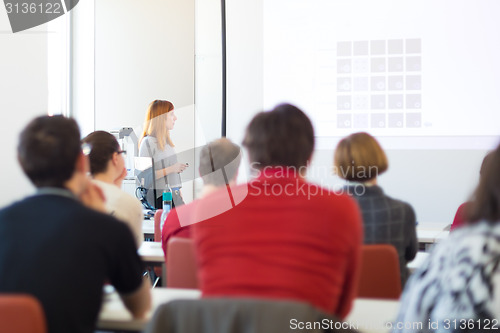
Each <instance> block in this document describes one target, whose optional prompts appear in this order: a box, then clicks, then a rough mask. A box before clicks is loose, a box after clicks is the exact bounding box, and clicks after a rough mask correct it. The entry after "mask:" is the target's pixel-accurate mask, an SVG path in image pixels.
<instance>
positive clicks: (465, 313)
mask: <svg viewBox="0 0 500 333" xmlns="http://www.w3.org/2000/svg"><path fill="white" fill-rule="evenodd" d="M466 214H467V215H466V221H468V226H466V227H462V228H459V229H457V230H455V231H454V232H452V233H450V236H449V237H448V238H447V239H444V240H442V241H441V242H439V243H438V244H437V245H435V246H434V248H433V250H432V252H431V253H430V255H429V257H428V258H427V260H426V261H425V262H424V263H423V265H422V266H421V267H420V268H419V269H418V270H417V271H416V272H414V273H413V274H412V276H411V277H410V279H409V280H408V283H407V284H406V287H405V290H404V291H403V295H402V297H401V302H400V303H401V308H400V310H399V316H398V318H397V322H403V323H404V322H406V323H422V324H423V327H424V330H423V331H425V332H434V331H439V332H457V331H462V330H463V331H468V332H483V331H488V330H490V329H491V328H492V327H498V318H500V307H499V306H498V304H499V303H500V298H499V293H498V290H499V288H500V270H499V262H500V146H498V147H497V148H496V149H495V151H494V152H493V153H492V155H491V157H490V161H489V162H488V163H487V165H486V167H485V169H484V170H483V173H482V176H481V177H480V180H479V185H478V187H477V189H476V190H475V193H474V195H473V198H472V201H471V203H470V208H468V209H467V211H466ZM469 221H470V222H469ZM431 323H432V326H431V325H430V324H431ZM401 326H402V327H405V326H404V325H401ZM394 327H396V325H394ZM438 328H439V329H438ZM396 331H398V330H394V332H396ZM399 331H403V330H399ZM406 331H407V330H405V332H406Z"/></svg>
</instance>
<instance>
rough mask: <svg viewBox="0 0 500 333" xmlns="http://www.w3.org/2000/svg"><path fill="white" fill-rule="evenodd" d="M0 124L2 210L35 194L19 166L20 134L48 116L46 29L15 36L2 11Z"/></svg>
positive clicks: (0, 11)
mask: <svg viewBox="0 0 500 333" xmlns="http://www.w3.org/2000/svg"><path fill="white" fill-rule="evenodd" d="M0 45H1V49H2V51H1V52H0V73H1V74H0V124H2V125H1V129H2V131H1V134H0V135H1V138H2V144H1V145H0V156H2V172H0V183H1V184H2V188H3V190H2V191H1V192H0V207H3V206H5V205H7V204H9V203H11V202H12V201H14V200H18V199H20V198H22V197H24V196H26V195H27V194H30V193H32V192H33V190H34V187H33V186H32V185H31V183H30V182H29V180H28V179H27V178H26V177H25V176H24V174H23V173H22V171H21V168H20V167H19V165H18V163H17V158H16V147H17V143H18V136H19V132H20V131H21V130H22V128H23V127H24V126H26V124H27V123H28V122H29V121H30V120H31V119H32V118H33V117H35V116H38V115H43V114H47V104H48V85H47V80H48V78H47V32H46V25H42V26H39V27H36V28H33V29H30V30H28V31H26V32H19V33H16V34H13V33H12V31H11V28H10V24H9V20H8V17H7V13H6V12H5V11H4V10H0Z"/></svg>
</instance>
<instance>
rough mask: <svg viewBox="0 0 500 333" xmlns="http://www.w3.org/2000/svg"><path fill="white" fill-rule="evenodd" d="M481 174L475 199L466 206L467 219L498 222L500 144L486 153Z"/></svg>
mask: <svg viewBox="0 0 500 333" xmlns="http://www.w3.org/2000/svg"><path fill="white" fill-rule="evenodd" d="M480 174H481V177H479V185H478V187H477V188H476V191H475V192H474V196H473V200H472V202H471V203H470V205H468V206H467V208H466V212H465V215H466V220H467V221H469V222H470V223H474V222H479V221H482V220H486V221H488V222H490V223H496V222H498V221H500V145H499V146H498V147H497V148H496V149H495V150H494V151H493V152H491V153H489V154H488V155H486V157H485V158H484V160H483V164H482V165H481V173H480Z"/></svg>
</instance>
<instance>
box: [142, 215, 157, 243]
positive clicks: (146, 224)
mask: <svg viewBox="0 0 500 333" xmlns="http://www.w3.org/2000/svg"><path fill="white" fill-rule="evenodd" d="M142 233H143V234H144V238H148V239H154V235H155V220H154V219H144V220H142Z"/></svg>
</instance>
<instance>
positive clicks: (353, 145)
mask: <svg viewBox="0 0 500 333" xmlns="http://www.w3.org/2000/svg"><path fill="white" fill-rule="evenodd" d="M388 167H389V162H388V161H387V156H386V155H385V153H384V150H383V149H382V147H381V146H380V144H379V143H378V141H377V140H376V139H375V138H374V137H373V136H371V135H370V134H368V133H364V132H360V133H354V134H351V135H349V136H348V137H345V138H344V139H342V140H341V141H340V142H339V144H338V145H337V148H336V149H335V154H334V172H335V173H336V174H337V175H338V176H339V177H340V178H343V179H346V180H353V181H361V182H365V181H368V180H371V179H373V178H375V177H377V176H378V175H380V174H382V173H384V172H385V171H386V170H387V168H388Z"/></svg>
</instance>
